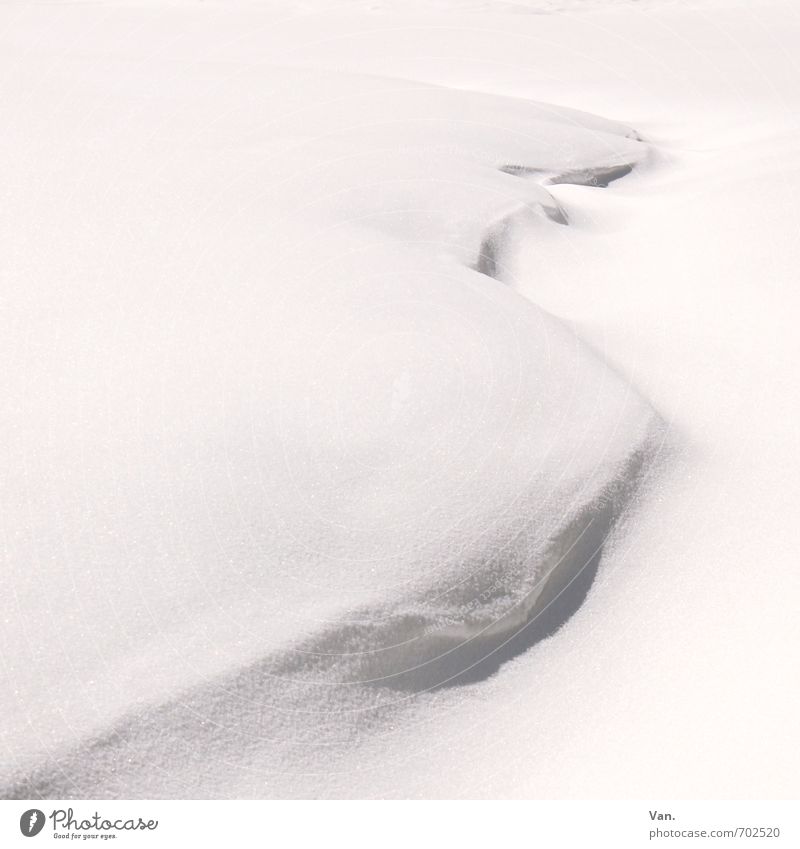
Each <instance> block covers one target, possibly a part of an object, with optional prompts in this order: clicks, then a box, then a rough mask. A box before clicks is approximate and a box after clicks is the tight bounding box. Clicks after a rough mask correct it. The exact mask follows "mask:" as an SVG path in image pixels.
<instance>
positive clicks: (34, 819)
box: [19, 808, 44, 837]
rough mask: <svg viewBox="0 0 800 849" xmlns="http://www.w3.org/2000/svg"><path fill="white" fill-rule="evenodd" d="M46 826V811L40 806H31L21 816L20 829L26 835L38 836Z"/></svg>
mask: <svg viewBox="0 0 800 849" xmlns="http://www.w3.org/2000/svg"><path fill="white" fill-rule="evenodd" d="M43 828H44V812H43V811H40V810H39V809H38V808H31V809H30V810H29V811H25V813H24V814H23V815H22V816H21V817H20V818H19V830H20V831H21V832H22V833H23V834H24V835H25V837H36V835H37V834H38V833H39V832H40V831H41V830H42V829H43Z"/></svg>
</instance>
